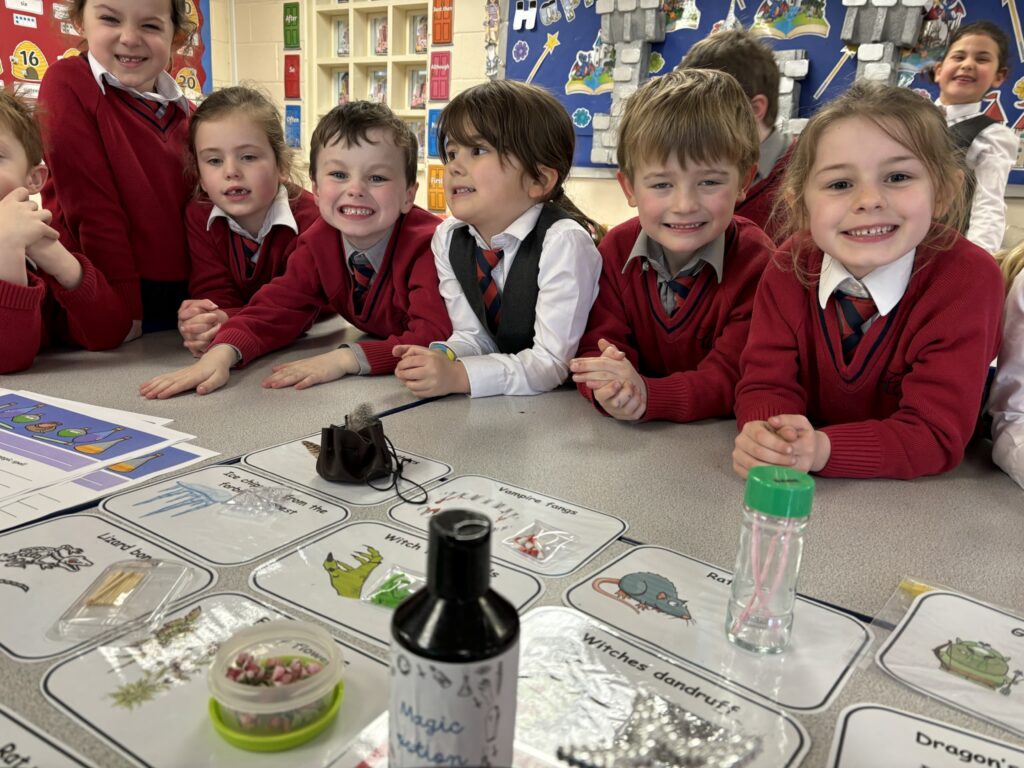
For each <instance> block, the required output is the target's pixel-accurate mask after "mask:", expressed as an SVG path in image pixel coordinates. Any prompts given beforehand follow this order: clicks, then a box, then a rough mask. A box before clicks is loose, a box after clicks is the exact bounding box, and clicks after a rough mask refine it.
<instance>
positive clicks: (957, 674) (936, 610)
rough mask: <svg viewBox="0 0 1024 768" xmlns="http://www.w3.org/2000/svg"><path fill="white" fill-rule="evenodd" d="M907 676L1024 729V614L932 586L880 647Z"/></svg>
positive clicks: (889, 664)
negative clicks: (1023, 616) (1009, 611)
mask: <svg viewBox="0 0 1024 768" xmlns="http://www.w3.org/2000/svg"><path fill="white" fill-rule="evenodd" d="M877 661H878V665H879V666H880V667H881V668H882V669H884V670H885V671H886V672H888V673H889V674H890V675H892V676H893V677H895V678H896V679H897V680H899V681H900V682H901V683H904V684H905V685H909V686H910V687H911V688H913V689H915V690H917V691H920V692H921V693H924V694H927V695H929V696H932V697H934V698H936V699H938V700H939V701H942V702H945V703H946V704H949V705H950V706H951V707H956V708H957V709H962V710H963V711H964V712H966V713H967V714H969V715H974V716H975V717H980V718H982V719H983V720H988V721H989V722H990V723H995V724H996V725H998V726H1000V727H1002V728H1006V729H1008V730H1010V731H1013V732H1014V733H1016V734H1017V735H1018V736H1024V685H1021V683H1022V682H1024V618H1021V617H1020V616H1014V615H1013V614H1012V613H1008V612H1006V611H1003V610H1000V609H999V608H995V607H993V606H991V605H986V604H985V603H983V602H981V601H980V600H975V599H974V598H971V597H967V596H966V595H959V594H956V593H953V592H925V593H924V594H922V595H921V596H919V597H918V598H917V599H916V600H914V602H913V604H912V605H911V606H910V608H909V610H907V613H906V615H905V616H904V617H903V619H902V620H901V621H900V623H899V625H898V626H897V627H896V629H894V630H893V632H892V634H891V635H890V636H889V639H888V640H886V642H885V644H884V645H883V646H882V648H881V649H879V651H878V656H877Z"/></svg>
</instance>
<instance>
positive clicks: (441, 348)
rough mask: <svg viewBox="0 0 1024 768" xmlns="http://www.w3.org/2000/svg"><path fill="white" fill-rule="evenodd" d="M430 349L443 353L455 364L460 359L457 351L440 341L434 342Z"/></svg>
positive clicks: (431, 343)
mask: <svg viewBox="0 0 1024 768" xmlns="http://www.w3.org/2000/svg"><path fill="white" fill-rule="evenodd" d="M428 349H433V350H436V351H438V352H443V353H444V356H445V357H447V358H448V359H449V360H451V361H452V362H453V363H454V362H455V361H456V360H458V359H459V357H458V355H456V354H455V350H454V349H452V348H451V347H449V346H448V345H447V344H445V343H443V342H440V341H432V342H430V345H429V347H428Z"/></svg>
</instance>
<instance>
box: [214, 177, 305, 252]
mask: <svg viewBox="0 0 1024 768" xmlns="http://www.w3.org/2000/svg"><path fill="white" fill-rule="evenodd" d="M220 218H224V219H227V220H228V229H230V230H231V231H232V232H234V233H235V234H236V235H241V236H242V237H247V238H249V239H250V240H255V241H256V242H257V243H259V244H260V245H262V244H263V238H265V237H266V236H267V235H268V234H269V233H270V230H272V229H273V228H274V227H276V226H278V225H281V226H282V227H288V229H290V230H291V231H292V232H294V233H295V234H296V235H297V234H299V225H298V224H297V223H296V221H295V214H294V213H292V206H291V203H289V201H288V189H287V187H285V185H284V184H281V185H280V186H278V188H277V194H276V195H275V196H274V202H272V203H271V204H270V208H268V209H267V215H266V216H264V217H263V224H261V225H260V231H259V232H257V233H256V234H255V235H254V234H253V233H252V232H249V231H247V230H246V229H245V228H244V227H243V226H242V225H241V224H239V223H238V222H237V221H235V220H234V219H233V218H231V216H230V215H229V214H228V213H227V212H226V211H224V210H223V209H222V208H219V207H218V206H216V205H215V206H213V210H211V211H210V216H209V218H208V219H207V220H206V231H207V232H209V231H210V227H212V226H213V222H214V220H215V219H220ZM258 257H259V251H257V252H256V253H254V254H253V256H252V260H253V262H254V263H255V261H256V259H257V258H258Z"/></svg>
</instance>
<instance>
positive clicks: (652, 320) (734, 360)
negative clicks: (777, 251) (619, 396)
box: [577, 218, 773, 421]
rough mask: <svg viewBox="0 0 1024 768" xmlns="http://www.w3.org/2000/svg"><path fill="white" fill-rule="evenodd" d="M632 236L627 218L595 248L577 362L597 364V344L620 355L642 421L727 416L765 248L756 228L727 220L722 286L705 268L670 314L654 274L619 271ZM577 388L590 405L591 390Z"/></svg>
mask: <svg viewBox="0 0 1024 768" xmlns="http://www.w3.org/2000/svg"><path fill="white" fill-rule="evenodd" d="M639 236H640V219H639V218H634V219H631V220H629V221H627V222H625V223H623V224H620V225H619V226H617V227H615V228H614V229H613V230H612V231H611V232H609V233H608V234H607V236H605V238H604V239H603V240H602V241H601V245H600V246H599V248H598V250H600V251H601V256H602V257H603V258H604V264H603V266H602V268H601V282H600V287H599V290H598V293H597V301H596V302H594V307H593V309H591V311H590V320H589V322H588V324H587V331H586V333H585V334H584V335H583V339H582V340H581V341H580V347H579V352H578V353H577V355H578V356H579V357H598V356H599V355H600V351H599V350H598V346H597V342H598V339H607V340H608V341H610V342H611V343H612V344H614V345H615V346H616V347H618V348H619V349H620V350H622V351H623V352H625V353H626V357H627V358H628V359H629V362H630V363H632V365H633V367H634V368H635V369H636V370H637V371H638V372H639V373H640V375H641V376H643V378H644V383H645V384H646V385H647V412H646V413H645V414H644V417H643V418H644V420H645V421H652V420H655V419H662V420H668V421H696V420H698V419H706V418H710V417H714V416H729V415H731V414H732V406H733V398H734V393H735V389H736V382H737V381H738V380H739V362H740V353H741V352H742V351H743V345H744V344H745V343H746V341H747V332H748V330H749V327H750V312H751V309H752V307H753V304H754V292H755V290H756V289H757V283H758V280H760V278H761V273H762V272H763V271H764V268H765V265H766V264H767V263H768V260H769V257H770V255H771V253H772V250H773V246H772V244H771V243H770V242H769V241H768V238H767V237H765V234H764V232H762V231H761V229H760V228H759V227H757V226H756V225H754V224H752V223H751V222H749V221H747V220H746V219H741V218H734V219H733V221H732V223H731V224H730V225H729V227H728V228H727V229H726V231H725V255H724V259H723V261H722V282H721V283H719V282H718V277H717V275H716V274H715V270H714V269H712V268H711V266H710V265H707V264H705V265H704V268H703V269H702V270H701V271H700V274H699V275H698V276H697V281H696V283H694V285H693V287H692V288H691V289H690V293H689V295H688V296H687V298H686V302H685V303H684V304H683V306H681V307H679V308H678V309H677V310H676V311H675V312H674V313H673V314H672V315H669V314H668V313H666V312H665V309H664V307H663V306H662V303H661V297H660V296H659V294H658V275H657V273H656V272H655V271H654V270H653V269H647V270H645V269H644V268H643V260H642V259H634V260H633V262H631V263H630V265H629V268H628V269H626V271H625V273H623V271H622V268H623V266H624V265H625V263H626V259H628V258H629V254H630V251H632V250H633V245H634V244H635V243H636V240H637V238H638V237H639ZM577 388H578V389H579V391H580V392H581V393H582V394H583V396H584V397H586V398H587V399H589V400H591V401H592V402H593V397H594V394H593V390H591V389H588V388H587V386H586V385H585V384H579V385H577ZM596 404H597V403H596V402H595V405H596Z"/></svg>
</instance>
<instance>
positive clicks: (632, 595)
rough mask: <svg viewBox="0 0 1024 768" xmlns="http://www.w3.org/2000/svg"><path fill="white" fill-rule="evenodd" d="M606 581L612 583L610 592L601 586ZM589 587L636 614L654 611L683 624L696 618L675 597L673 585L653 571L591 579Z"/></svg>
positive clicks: (684, 603) (683, 602)
mask: <svg viewBox="0 0 1024 768" xmlns="http://www.w3.org/2000/svg"><path fill="white" fill-rule="evenodd" d="M606 584H614V585H615V586H616V587H617V590H616V591H615V592H614V593H612V592H607V591H605V589H603V587H604V586H605V585H606ZM591 586H592V587H593V588H594V589H595V590H596V591H597V592H598V593H600V594H602V595H604V596H605V597H611V598H614V599H615V600H618V601H619V602H622V603H624V604H625V605H626V606H628V607H629V608H631V609H632V610H633V611H635V612H636V613H637V614H639V613H640V611H650V610H654V611H657V612H658V613H664V614H666V615H667V616H671V617H673V618H676V619H682V620H683V621H685V622H686V623H690V622H691V621H693V622H696V621H697V620H696V619H694V618H693V616H691V615H690V611H689V609H688V608H687V607H686V601H685V600H680V599H679V595H678V593H677V592H676V586H675V584H673V583H672V582H671V581H669V580H668V579H667V578H665V577H664V576H661V575H660V574H657V573H645V572H642V571H638V572H635V573H627V574H626V575H625V576H622V577H621V578H618V579H611V578H602V579H594V581H593V583H592V584H591Z"/></svg>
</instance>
